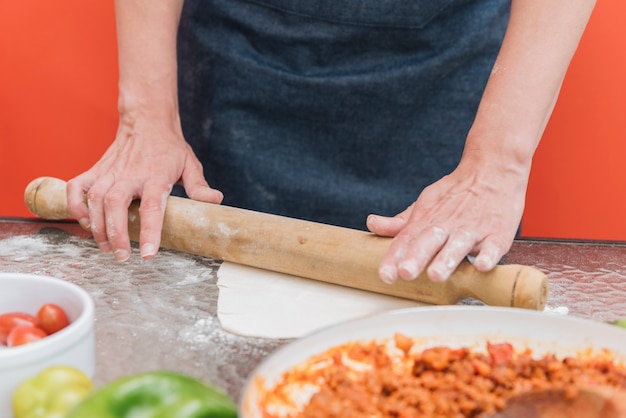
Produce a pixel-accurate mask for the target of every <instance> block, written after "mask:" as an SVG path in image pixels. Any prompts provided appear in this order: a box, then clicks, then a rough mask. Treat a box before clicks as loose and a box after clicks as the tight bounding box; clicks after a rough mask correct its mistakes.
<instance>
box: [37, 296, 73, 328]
mask: <svg viewBox="0 0 626 418" xmlns="http://www.w3.org/2000/svg"><path fill="white" fill-rule="evenodd" d="M37 320H38V321H39V328H41V329H43V330H44V331H45V332H46V333H48V335H50V334H54V333H55V332H57V331H60V330H62V329H63V328H65V327H66V326H68V325H69V324H70V321H69V320H68V319H67V315H66V314H65V311H64V310H63V308H61V307H60V306H59V305H55V304H54V303H46V304H45V305H43V306H42V307H41V308H39V311H38V312H37Z"/></svg>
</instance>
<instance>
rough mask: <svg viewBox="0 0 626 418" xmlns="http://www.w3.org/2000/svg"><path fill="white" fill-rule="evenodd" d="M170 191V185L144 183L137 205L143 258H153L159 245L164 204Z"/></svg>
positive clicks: (140, 248)
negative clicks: (139, 201)
mask: <svg viewBox="0 0 626 418" xmlns="http://www.w3.org/2000/svg"><path fill="white" fill-rule="evenodd" d="M171 191H172V186H171V185H167V186H163V185H156V184H146V185H144V189H143V194H142V197H141V203H140V205H139V216H140V219H141V231H140V232H139V251H140V254H141V256H142V257H143V258H144V259H150V258H153V257H154V256H155V255H156V253H157V252H158V250H159V246H160V245H161V231H162V229H163V217H164V215H165V206H166V204H167V198H168V196H169V195H170V193H171Z"/></svg>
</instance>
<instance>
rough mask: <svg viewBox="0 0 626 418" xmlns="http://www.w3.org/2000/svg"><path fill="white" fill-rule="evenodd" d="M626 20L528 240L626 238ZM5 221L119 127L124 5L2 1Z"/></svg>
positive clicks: (573, 114)
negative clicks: (36, 188)
mask: <svg viewBox="0 0 626 418" xmlns="http://www.w3.org/2000/svg"><path fill="white" fill-rule="evenodd" d="M623 16H626V2H625V1H624V0H602V1H598V4H597V6H596V10H595V11H594V14H593V16H592V18H591V21H590V23H589V26H588V28H587V31H586V32H585V35H584V37H583V40H582V42H581V45H580V48H579V50H578V52H577V53H576V56H575V57H574V60H573V62H572V65H571V67H570V71H569V72H568V75H567V77H566V80H565V84H564V86H563V90H562V93H561V96H560V98H559V101H558V103H557V107H556V109H555V112H554V114H553V117H552V119H551V120H550V123H549V125H548V128H547V130H546V133H545V135H544V138H543V139H542V142H541V144H540V146H539V148H538V150H537V153H536V155H535V159H534V164H533V169H532V173H531V178H530V185H529V190H528V197H527V205H526V211H525V214H524V218H523V222H522V229H521V233H522V236H524V237H538V238H559V239H574V240H612V241H626V193H625V192H626V190H625V189H626V187H625V185H626V169H625V167H624V166H625V165H626V164H624V162H623V161H624V160H625V158H626V103H625V100H626V79H625V77H626V53H624V51H626V26H625V25H624V24H623V22H622V21H623ZM0 33H1V34H2V36H0V176H1V177H2V178H3V180H4V181H3V187H4V192H3V193H2V196H1V197H2V198H1V200H0V216H11V217H30V216H31V215H30V213H29V212H28V211H27V210H26V208H25V206H24V203H23V197H22V196H23V192H24V188H25V187H26V185H27V184H28V183H29V182H30V180H32V179H34V178H36V177H39V176H54V177H59V178H63V179H68V178H71V177H74V176H75V175H77V174H78V173H80V172H82V171H84V170H86V169H87V168H89V167H90V166H91V165H92V164H93V163H94V162H95V161H96V160H97V159H98V158H99V156H100V155H101V154H102V153H103V152H104V150H105V149H106V147H107V146H108V144H109V143H110V141H111V140H112V139H113V136H114V134H115V129H116V126H117V112H116V94H117V85H116V79H117V62H116V45H115V27H114V10H113V2H111V1H104V0H89V1H85V0H66V1H63V2H50V1H43V0H39V1H37V0H19V1H3V2H1V3H0Z"/></svg>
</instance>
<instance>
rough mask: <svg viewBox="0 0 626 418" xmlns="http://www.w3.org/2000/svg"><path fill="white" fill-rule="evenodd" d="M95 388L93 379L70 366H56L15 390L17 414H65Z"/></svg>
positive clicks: (54, 417)
mask: <svg viewBox="0 0 626 418" xmlns="http://www.w3.org/2000/svg"><path fill="white" fill-rule="evenodd" d="M92 389H93V383H92V382H91V379H90V378H89V377H88V376H87V375H85V374H84V373H83V372H82V371H80V370H78V369H75V368H73V367H70V366H52V367H49V368H47V369H45V370H43V371H42V372H40V373H39V374H38V375H36V376H35V377H33V378H31V379H28V380H25V381H24V382H22V383H21V384H20V385H19V386H18V387H17V389H16V390H15V392H13V416H14V418H65V416H66V414H67V413H68V411H69V410H70V409H72V408H73V407H74V406H76V405H77V404H78V403H79V402H80V401H82V400H83V398H85V397H86V396H87V395H88V394H89V393H90V392H91V391H92Z"/></svg>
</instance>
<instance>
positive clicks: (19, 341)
mask: <svg viewBox="0 0 626 418" xmlns="http://www.w3.org/2000/svg"><path fill="white" fill-rule="evenodd" d="M47 336H48V334H46V332H45V331H44V330H42V329H41V328H38V327H33V326H27V325H18V326H17V327H13V329H12V330H11V332H10V333H9V337H8V338H7V345H8V346H9V347H15V346H18V345H24V344H28V343H32V342H33V341H38V340H41V339H42V338H45V337H47Z"/></svg>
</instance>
